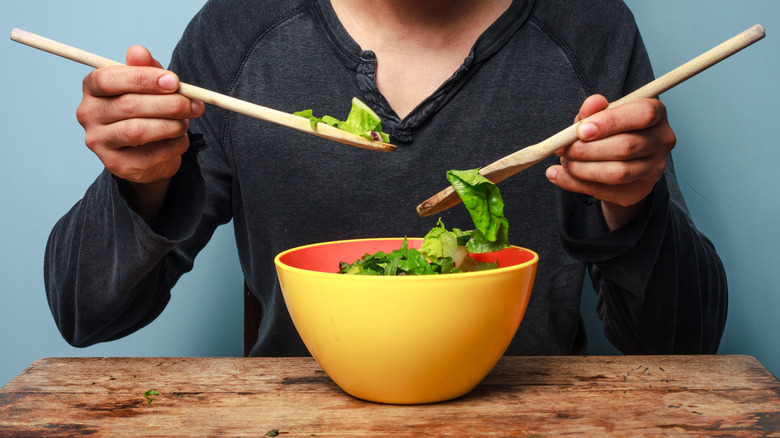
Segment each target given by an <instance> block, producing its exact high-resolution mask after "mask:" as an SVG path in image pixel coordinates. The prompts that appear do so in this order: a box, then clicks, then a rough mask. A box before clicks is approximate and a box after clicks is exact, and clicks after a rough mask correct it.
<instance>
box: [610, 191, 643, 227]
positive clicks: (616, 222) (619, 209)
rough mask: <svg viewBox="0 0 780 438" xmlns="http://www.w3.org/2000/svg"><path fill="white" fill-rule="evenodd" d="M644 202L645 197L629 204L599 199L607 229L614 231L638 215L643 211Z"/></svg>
mask: <svg viewBox="0 0 780 438" xmlns="http://www.w3.org/2000/svg"><path fill="white" fill-rule="evenodd" d="M646 204H647V198H644V199H642V200H641V201H639V202H637V203H636V204H633V205H629V206H622V205H619V204H614V203H612V202H608V201H601V212H602V214H603V215H604V220H605V221H606V223H607V227H608V228H609V230H610V231H615V230H617V229H618V228H620V227H622V226H623V225H625V224H627V223H629V222H631V221H632V220H634V219H635V218H636V217H637V216H639V215H640V214H641V213H642V212H643V211H644V209H645V206H646Z"/></svg>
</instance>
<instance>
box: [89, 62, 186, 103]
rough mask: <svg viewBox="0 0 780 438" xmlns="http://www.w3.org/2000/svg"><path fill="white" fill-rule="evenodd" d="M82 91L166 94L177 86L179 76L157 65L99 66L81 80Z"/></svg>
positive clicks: (104, 93) (114, 94)
mask: <svg viewBox="0 0 780 438" xmlns="http://www.w3.org/2000/svg"><path fill="white" fill-rule="evenodd" d="M83 88H84V93H85V94H89V95H92V96H97V97H106V96H116V95H119V94H125V93H149V94H168V93H173V92H174V91H176V90H177V89H178V88H179V78H178V77H177V76H176V75H175V74H173V73H171V72H169V71H167V70H163V69H160V68H157V67H127V66H112V67H105V68H99V69H96V70H94V71H92V72H91V73H89V74H88V75H87V76H86V77H84V81H83Z"/></svg>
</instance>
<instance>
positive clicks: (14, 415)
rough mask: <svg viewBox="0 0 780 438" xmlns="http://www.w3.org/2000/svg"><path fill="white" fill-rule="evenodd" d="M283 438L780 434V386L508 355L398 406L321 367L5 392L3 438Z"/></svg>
mask: <svg viewBox="0 0 780 438" xmlns="http://www.w3.org/2000/svg"><path fill="white" fill-rule="evenodd" d="M150 389H155V390H157V391H158V392H159V395H157V396H153V397H152V402H151V403H148V402H147V400H146V399H145V397H144V392H145V391H147V390H150ZM274 430H276V431H278V433H279V435H278V436H280V437H285V438H286V437H294V436H358V435H360V436H394V437H396V436H414V437H427V436H441V435H449V436H453V435H454V436H513V435H554V436H562V435H566V434H576V435H584V436H595V435H624V436H625V435H640V436H658V435H685V436H689V435H703V436H704V435H706V436H718V435H722V436H726V435H728V436H756V435H762V436H780V382H778V380H777V378H775V377H774V376H773V375H772V374H770V373H769V372H768V371H767V370H766V369H765V368H764V367H763V366H761V364H760V363H759V362H758V361H756V360H755V359H754V358H752V357H749V356H615V357H612V356H609V357H606V356H601V357H598V356H591V357H506V358H503V359H502V360H501V361H500V362H499V364H498V365H497V366H496V368H495V369H494V370H493V372H492V373H491V374H490V375H489V376H488V377H487V378H486V379H485V380H484V381H483V382H482V383H481V384H480V385H479V386H478V387H477V388H476V389H475V390H474V391H472V392H471V393H470V394H468V395H466V396H465V397H462V398H460V399H457V400H453V401H450V402H445V403H438V404H430V405H417V406H393V405H381V404H375V403H368V402H364V401H361V400H358V399H355V398H353V397H351V396H349V395H347V394H345V393H344V392H342V391H341V390H340V389H339V388H338V387H337V386H336V385H335V384H334V383H333V382H332V381H331V380H330V379H329V378H328V376H327V375H326V374H325V373H324V372H323V371H322V370H321V369H320V367H319V366H318V365H317V363H316V362H315V361H314V360H313V359H311V358H50V359H41V360H39V361H36V362H35V363H33V364H32V365H31V366H30V367H29V368H27V369H26V370H25V371H24V372H22V373H21V374H20V375H19V376H17V377H16V378H15V379H14V380H12V381H11V382H9V383H8V384H7V385H5V386H4V387H3V388H2V389H0V436H34V435H87V434H90V435H94V436H121V435H133V436H173V435H179V436H198V435H200V436H203V435H206V436H221V435H225V436H255V437H261V436H264V435H265V434H266V433H267V432H269V431H274Z"/></svg>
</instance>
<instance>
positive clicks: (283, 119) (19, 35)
mask: <svg viewBox="0 0 780 438" xmlns="http://www.w3.org/2000/svg"><path fill="white" fill-rule="evenodd" d="M11 39H12V40H14V41H16V42H18V43H22V44H25V45H28V46H30V47H34V48H36V49H40V50H43V51H45V52H49V53H52V54H54V55H58V56H61V57H63V58H67V59H70V60H71V61H76V62H79V63H81V64H85V65H88V66H90V67H95V68H100V67H108V66H111V65H124V64H122V63H120V62H117V61H113V60H111V59H108V58H103V57H102V56H98V55H95V54H93V53H89V52H87V51H84V50H81V49H77V48H75V47H71V46H68V45H66V44H62V43H60V42H57V41H54V40H50V39H48V38H44V37H42V36H40V35H36V34H34V33H30V32H27V31H24V30H21V29H14V30H12V31H11ZM178 92H179V93H180V94H182V95H183V96H186V97H189V98H190V99H197V100H202V101H203V102H206V103H210V104H212V105H216V106H218V107H220V108H224V109H226V110H228V111H233V112H237V113H240V114H244V115H246V116H249V117H254V118H256V119H260V120H265V121H267V122H271V123H276V124H278V125H283V126H287V127H289V128H293V129H297V130H299V131H303V132H306V133H309V134H314V135H317V136H320V137H324V138H328V139H331V140H335V141H337V142H340V143H344V144H348V145H351V146H357V147H360V148H364V149H373V150H378V151H394V150H395V145H392V144H390V143H384V142H380V141H375V140H369V139H366V138H363V137H361V136H359V135H355V134H351V133H349V132H345V131H342V130H341V129H338V128H335V127H333V126H330V125H327V124H325V123H318V124H317V125H316V126H315V128H313V129H312V127H311V123H310V122H309V119H306V118H303V117H298V116H296V115H293V114H289V113H285V112H282V111H279V110H275V109H271V108H267V107H264V106H260V105H256V104H254V103H250V102H247V101H244V100H241V99H236V98H234V97H230V96H227V95H224V94H220V93H217V92H214V91H211V90H207V89H205V88H200V87H196V86H194V85H190V84H185V83H183V82H181V83H179V90H178Z"/></svg>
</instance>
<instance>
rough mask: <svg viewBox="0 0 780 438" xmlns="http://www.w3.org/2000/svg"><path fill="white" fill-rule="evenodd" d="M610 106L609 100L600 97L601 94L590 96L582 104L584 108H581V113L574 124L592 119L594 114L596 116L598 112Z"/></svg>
mask: <svg viewBox="0 0 780 438" xmlns="http://www.w3.org/2000/svg"><path fill="white" fill-rule="evenodd" d="M608 105H609V102H608V101H607V98H606V97H604V96H602V95H600V94H594V95H592V96H589V97H588V98H587V99H585V101H584V102H582V106H581V107H580V112H579V114H577V117H576V118H575V119H574V122H575V123H576V122H579V121H580V120H582V119H584V118H586V117H590V116H592V115H593V114H596V113H597V112H599V111H601V110H603V109H604V108H606V107H607V106H608Z"/></svg>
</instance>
